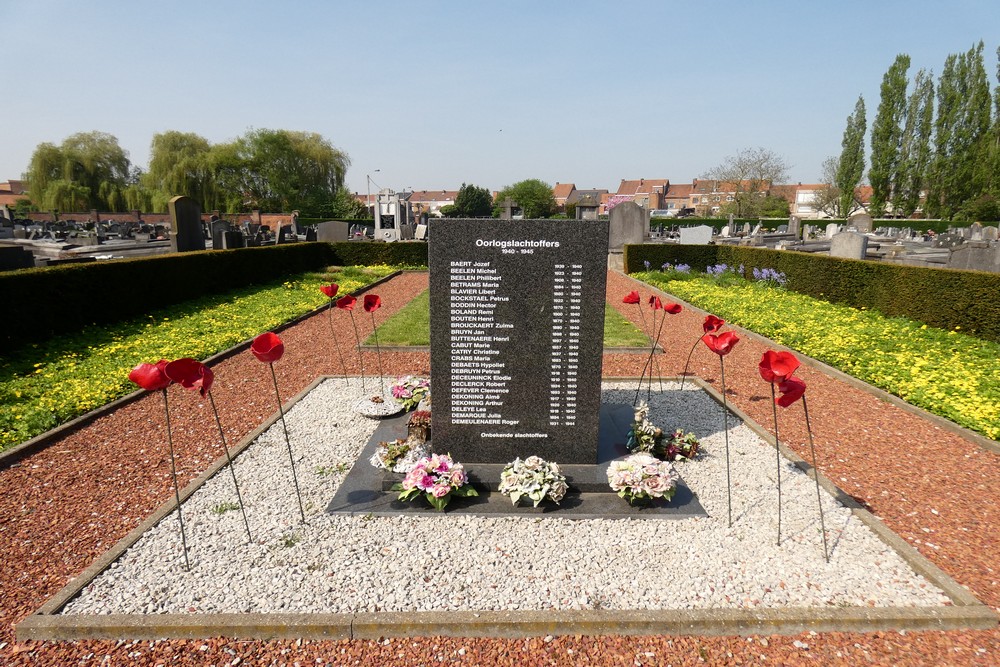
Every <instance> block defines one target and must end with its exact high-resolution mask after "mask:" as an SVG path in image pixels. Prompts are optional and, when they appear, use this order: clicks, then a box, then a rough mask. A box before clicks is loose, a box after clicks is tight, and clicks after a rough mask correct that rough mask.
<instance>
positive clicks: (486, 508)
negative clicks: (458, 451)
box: [327, 404, 708, 519]
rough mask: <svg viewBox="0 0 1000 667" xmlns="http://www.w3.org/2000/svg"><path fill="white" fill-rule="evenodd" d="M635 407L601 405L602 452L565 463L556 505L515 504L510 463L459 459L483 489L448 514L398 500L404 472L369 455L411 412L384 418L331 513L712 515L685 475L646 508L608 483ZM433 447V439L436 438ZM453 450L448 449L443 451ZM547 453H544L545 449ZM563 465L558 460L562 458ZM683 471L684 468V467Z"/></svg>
mask: <svg viewBox="0 0 1000 667" xmlns="http://www.w3.org/2000/svg"><path fill="white" fill-rule="evenodd" d="M633 414H634V408H633V407H632V406H631V405H607V404H604V405H601V410H600V428H599V443H598V456H597V459H598V460H597V461H596V462H595V463H594V464H568V465H562V464H560V466H559V467H560V469H561V470H562V472H563V474H564V475H566V482H567V484H568V485H569V487H570V491H569V493H568V494H567V495H566V497H565V498H563V500H562V501H561V503H560V504H559V505H556V504H554V503H552V502H549V501H544V502H542V503H541V504H540V505H539V506H538V507H533V506H532V505H531V503H530V502H529V501H527V500H523V501H522V503H521V504H520V505H518V506H514V505H513V504H512V503H511V502H510V499H509V498H508V497H507V496H504V495H503V494H501V493H500V492H499V491H498V490H497V488H498V486H499V484H500V473H501V471H502V470H503V469H504V466H505V465H506V464H505V463H476V462H473V461H459V462H460V463H462V464H463V465H464V466H465V469H466V471H467V472H468V474H469V479H470V481H471V483H472V484H473V486H474V487H475V488H476V490H477V491H478V492H479V493H480V495H479V496H477V497H472V498H453V499H452V501H451V502H450V503H449V504H448V507H447V508H446V509H445V511H444V512H437V511H435V510H434V509H433V508H432V507H431V506H430V505H429V504H428V503H427V502H425V501H424V500H422V499H417V500H414V501H413V502H402V501H399V500H397V496H398V495H399V494H398V492H395V491H392V490H391V488H392V486H393V484H396V483H398V482H401V481H402V479H403V475H399V474H394V473H391V472H388V471H386V470H382V469H379V468H376V467H374V466H372V465H371V464H370V463H369V459H370V458H371V457H372V455H373V454H374V453H375V449H376V447H378V443H379V442H384V441H391V440H395V439H397V438H405V437H406V419H407V417H408V415H407V414H403V415H401V416H399V417H392V418H389V419H384V420H382V421H381V422H380V423H379V425H378V428H376V429H375V433H374V434H372V437H371V439H370V440H369V442H368V444H367V445H366V446H365V448H364V450H363V451H362V452H361V455H360V456H359V457H358V460H357V462H356V463H355V464H354V467H353V468H351V471H350V472H349V473H348V474H347V476H346V477H345V478H344V481H343V482H342V483H341V485H340V488H339V489H338V490H337V493H336V494H335V495H334V497H333V500H331V501H330V504H329V505H328V506H327V512H329V513H331V514H351V515H354V514H361V515H368V514H371V515H373V516H390V515H398V514H412V515H428V516H434V515H436V516H440V515H447V514H452V513H464V514H475V515H482V516H502V515H531V516H534V515H536V514H550V515H552V516H558V517H563V518H567V519H594V518H626V517H635V518H644V519H657V518H658V519H670V518H688V517H695V516H707V515H708V514H707V512H705V509H704V508H703V507H702V506H701V503H699V502H698V497H697V495H696V494H694V493H693V492H692V491H691V489H690V488H688V486H687V485H686V484H685V483H684V480H683V479H681V480H680V481H679V482H678V484H677V492H676V493H675V494H674V497H673V498H671V499H670V500H669V501H666V500H662V499H657V500H654V501H653V502H651V503H650V504H648V505H645V506H642V507H633V506H631V505H629V504H628V502H626V501H625V500H624V499H622V498H620V497H618V494H617V493H615V492H614V491H612V490H611V487H610V486H609V485H608V477H607V469H608V465H609V464H610V463H611V461H613V460H615V459H620V458H624V457H625V456H628V455H629V451H628V449H627V448H626V447H625V438H626V435H627V434H628V430H629V428H631V426H632V419H633ZM431 445H432V448H433V441H432V442H431ZM440 453H447V452H440ZM539 455H541V453H539ZM556 463H558V461H556ZM681 472H683V470H681Z"/></svg>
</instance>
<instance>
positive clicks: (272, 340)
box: [250, 331, 306, 523]
mask: <svg viewBox="0 0 1000 667" xmlns="http://www.w3.org/2000/svg"><path fill="white" fill-rule="evenodd" d="M250 351H251V352H252V353H253V356H255V357H257V360H258V361H261V362H263V363H265V364H267V366H268V368H270V369H271V381H272V382H273V383H274V395H275V397H276V398H277V399H278V415H279V416H280V417H281V430H282V431H284V433H285V445H286V446H287V447H288V461H289V463H291V465H292V483H293V484H294V485H295V497H296V498H298V500H299V515H300V516H301V517H302V523H305V522H306V511H305V510H304V509H303V508H302V493H301V492H300V491H299V478H298V476H296V474H295V456H294V455H293V454H292V442H291V440H289V439H288V426H287V425H286V424H285V410H284V408H282V407H281V392H279V391H278V377H277V376H276V375H275V374H274V362H276V361H277V360H278V359H281V356H282V355H283V354H284V353H285V345H284V343H282V342H281V339H280V338H278V335H277V334H276V333H274V332H273V331H268V332H266V333H262V334H261V335H259V336H257V337H256V338H254V339H253V343H252V344H251V345H250Z"/></svg>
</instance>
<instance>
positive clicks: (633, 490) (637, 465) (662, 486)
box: [608, 452, 680, 504]
mask: <svg viewBox="0 0 1000 667" xmlns="http://www.w3.org/2000/svg"><path fill="white" fill-rule="evenodd" d="M678 481H680V475H678V474H677V471H676V470H674V466H673V464H671V463H669V462H668V461H660V460H658V459H657V458H655V457H654V456H652V455H650V454H646V453H644V452H641V453H639V454H632V455H631V456H629V457H627V458H625V459H622V460H620V461H613V462H612V463H611V465H610V466H609V467H608V483H609V484H610V485H611V490H612V491H617V492H618V495H619V496H621V497H622V498H624V499H625V500H627V501H628V502H629V503H630V504H634V503H635V501H637V500H640V501H642V500H647V499H652V498H666V499H667V500H670V499H671V498H673V497H674V494H675V493H676V492H677V482H678Z"/></svg>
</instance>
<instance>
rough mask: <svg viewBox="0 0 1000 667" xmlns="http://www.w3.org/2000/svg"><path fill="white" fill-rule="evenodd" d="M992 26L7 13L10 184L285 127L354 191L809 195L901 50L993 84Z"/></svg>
mask: <svg viewBox="0 0 1000 667" xmlns="http://www.w3.org/2000/svg"><path fill="white" fill-rule="evenodd" d="M998 28H1000V2H997V0H950V1H948V2H942V1H940V0H937V1H929V0H877V1H875V2H872V1H870V0H869V1H868V2H856V1H854V0H842V1H838V2H830V1H825V2H816V1H811V2H810V1H802V0H797V1H788V2H778V1H771V0H757V1H754V2H747V1H746V0H741V1H736V0H716V1H715V2H691V1H687V2H675V1H674V0H660V1H659V2H640V1H634V2H633V1H628V0H625V1H621V0H618V1H614V2H611V1H608V2H596V1H587V0H578V1H572V2H571V1H565V2H563V1H557V0H528V1H522V0H509V1H507V2H489V3H487V2H476V1H475V0H456V1H444V0H442V1H437V2H435V1H417V0H414V1H410V2H402V1H400V2H388V1H379V0H366V1H364V2H361V1H351V2H337V1H328V2H323V1H315V2H304V1H303V2H295V1H292V2H287V3H277V2H273V1H272V2H256V1H253V0H246V1H239V2H237V1H231V0H197V1H191V2H189V1H187V0H175V1H173V2H169V3H151V2H136V1H135V0H129V1H128V2H119V1H117V0H100V1H99V2H93V3H90V2H79V1H78V0H72V1H65V0H60V1H54V0H0V49H2V50H0V52H2V53H3V60H4V65H5V67H4V70H5V76H4V82H5V84H6V85H5V86H4V88H5V94H4V99H3V101H2V102H0V128H3V130H2V134H0V181H3V180H7V179H17V178H20V177H21V175H22V174H23V172H24V171H25V170H26V169H27V167H28V164H29V162H30V161H31V155H32V153H33V152H34V150H35V148H36V147H37V146H38V145H39V144H40V143H43V142H51V143H54V144H59V143H61V142H62V141H63V140H64V139H65V138H67V137H68V136H70V135H72V134H74V133H77V132H89V131H93V130H98V131H101V132H107V133H109V134H112V135H114V136H115V137H117V138H118V141H119V143H120V145H121V146H122V148H124V149H125V150H126V151H127V152H128V154H129V157H130V159H131V160H132V163H133V164H134V165H137V166H139V167H141V168H143V169H145V168H146V167H147V166H148V161H149V146H150V142H151V140H152V138H153V136H154V135H155V134H157V133H160V132H165V131H168V130H177V131H182V132H194V133H196V134H199V135H201V136H203V137H205V138H206V139H208V140H209V141H210V142H212V143H221V142H227V141H231V140H233V139H235V138H236V137H238V136H240V135H242V134H244V133H245V132H246V131H247V130H250V129H261V128H268V129H287V130H297V131H307V132H316V133H319V134H321V135H322V136H323V137H325V138H326V139H327V140H329V141H330V142H331V143H332V144H333V145H334V146H335V147H337V148H338V149H340V150H342V151H344V152H346V153H347V155H348V156H349V158H350V162H351V165H350V168H349V169H348V173H347V179H346V185H347V187H349V188H350V189H351V190H352V191H354V192H365V191H366V188H367V187H368V184H369V182H371V184H372V185H371V187H372V189H373V190H375V189H377V188H378V187H389V188H393V189H395V190H409V189H416V190H440V189H447V190H456V189H458V187H459V186H460V185H461V184H462V183H473V184H476V185H479V186H482V187H486V188H488V189H490V190H499V189H501V188H503V187H504V186H506V185H510V184H512V183H515V182H517V181H520V180H523V179H526V178H538V179H541V180H543V181H546V182H548V183H550V184H555V183H557V182H560V183H575V184H576V186H577V188H605V189H608V190H611V191H612V192H613V191H615V190H616V189H617V187H618V184H619V182H620V181H621V180H622V179H638V178H667V179H670V181H671V182H690V181H691V180H692V179H694V178H698V177H700V176H702V175H704V174H705V173H706V172H707V171H709V170H711V169H712V168H713V167H716V166H718V165H719V164H721V163H722V162H724V161H725V159H726V158H727V156H731V155H734V154H735V153H736V152H738V151H739V150H742V149H745V148H750V147H758V146H759V147H763V148H766V149H768V150H770V151H772V152H774V153H776V154H777V155H779V156H780V157H782V158H783V159H784V160H785V162H786V163H787V164H788V165H789V170H788V176H789V179H788V180H789V182H803V183H810V182H811V183H815V182H817V181H818V180H819V179H820V176H821V166H822V162H823V160H824V159H825V158H826V157H828V156H831V155H838V154H839V153H840V149H841V146H840V141H841V137H842V135H843V131H844V127H845V124H846V120H847V117H848V116H849V115H850V114H851V113H852V112H853V110H854V105H855V102H856V101H857V98H858V95H863V96H864V98H865V103H866V106H867V111H868V125H869V130H870V127H871V124H872V121H873V119H874V116H875V112H876V109H877V107H878V101H879V86H880V84H881V81H882V76H883V74H884V73H885V71H886V70H887V69H888V67H889V66H890V65H891V64H892V62H893V60H894V59H895V57H896V55H897V54H899V53H906V54H908V55H909V56H910V58H911V67H910V76H911V78H912V76H913V74H915V73H916V71H917V70H918V69H920V68H926V69H928V70H932V71H933V73H934V76H935V80H936V77H937V76H938V75H939V74H940V72H941V70H942V68H943V65H944V61H945V58H946V57H947V56H948V54H951V53H960V52H964V51H967V50H968V49H970V48H971V47H973V46H974V45H975V44H976V43H978V42H979V41H980V40H982V41H984V43H985V48H984V52H985V59H986V67H987V72H988V74H989V76H990V82H991V85H994V86H995V85H996V71H997V57H996V50H997V47H998V46H1000V43H998V35H1000V30H998ZM989 40H993V41H989ZM869 145H870V134H869V136H867V137H866V146H869ZM369 179H370V181H369Z"/></svg>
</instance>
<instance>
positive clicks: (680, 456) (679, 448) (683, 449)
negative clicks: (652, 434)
mask: <svg viewBox="0 0 1000 667" xmlns="http://www.w3.org/2000/svg"><path fill="white" fill-rule="evenodd" d="M700 445H701V443H700V442H698V437H697V436H696V435H695V434H694V433H685V432H684V430H683V429H677V430H676V431H674V433H673V435H671V436H670V440H669V441H668V442H667V444H666V445H665V446H664V448H663V449H664V452H665V454H666V456H665V458H666V460H667V461H690V460H691V459H693V458H694V457H695V456H697V455H698V447H699V446H700Z"/></svg>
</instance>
